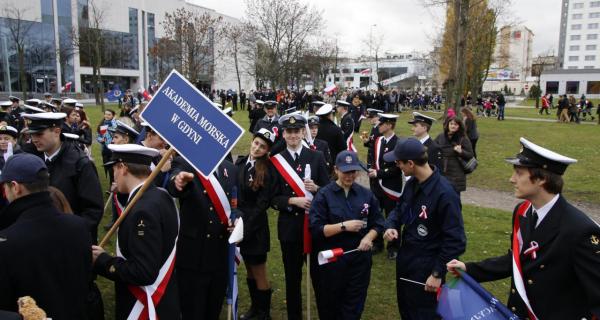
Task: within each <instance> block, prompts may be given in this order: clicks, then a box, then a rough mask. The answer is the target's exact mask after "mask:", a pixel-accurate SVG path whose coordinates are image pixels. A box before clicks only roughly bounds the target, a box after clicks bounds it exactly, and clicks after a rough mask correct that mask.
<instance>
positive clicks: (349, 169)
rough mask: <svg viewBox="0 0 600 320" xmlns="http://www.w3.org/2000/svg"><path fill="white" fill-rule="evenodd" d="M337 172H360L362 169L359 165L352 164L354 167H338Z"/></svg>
mask: <svg viewBox="0 0 600 320" xmlns="http://www.w3.org/2000/svg"><path fill="white" fill-rule="evenodd" d="M338 170H340V171H341V172H349V171H361V170H364V168H363V167H362V166H361V165H359V164H354V165H344V166H340V167H338Z"/></svg>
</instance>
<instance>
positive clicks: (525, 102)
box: [519, 94, 600, 107]
mask: <svg viewBox="0 0 600 320" xmlns="http://www.w3.org/2000/svg"><path fill="white" fill-rule="evenodd" d="M553 96H554V101H553V102H554V105H557V104H558V95H557V94H555V95H553ZM575 98H576V99H577V102H579V98H581V95H575ZM541 99H542V98H541V97H540V106H541V105H542V100H541ZM590 100H592V102H593V103H594V106H595V107H596V106H598V103H600V99H590ZM519 105H522V106H531V107H535V99H530V98H527V99H525V100H523V102H521V103H519Z"/></svg>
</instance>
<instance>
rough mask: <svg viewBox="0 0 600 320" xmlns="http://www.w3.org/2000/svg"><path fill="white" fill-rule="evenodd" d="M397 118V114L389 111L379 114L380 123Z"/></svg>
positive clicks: (394, 120) (393, 120)
mask: <svg viewBox="0 0 600 320" xmlns="http://www.w3.org/2000/svg"><path fill="white" fill-rule="evenodd" d="M397 119H398V115H397V114H389V113H380V114H379V123H384V122H396V120H397Z"/></svg>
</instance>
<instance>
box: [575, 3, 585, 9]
mask: <svg viewBox="0 0 600 320" xmlns="http://www.w3.org/2000/svg"><path fill="white" fill-rule="evenodd" d="M573 9H583V2H576V3H573Z"/></svg>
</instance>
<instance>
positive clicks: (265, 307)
mask: <svg viewBox="0 0 600 320" xmlns="http://www.w3.org/2000/svg"><path fill="white" fill-rule="evenodd" d="M272 294H273V291H272V290H271V289H267V290H258V289H257V290H256V297H257V307H256V312H257V315H256V318H255V319H256V320H271V295H272Z"/></svg>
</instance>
